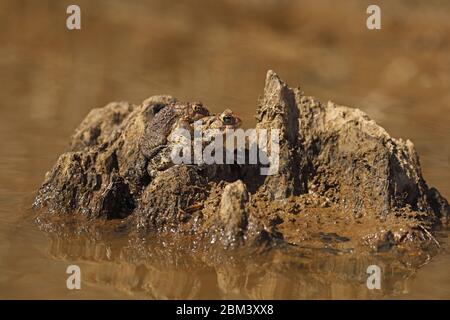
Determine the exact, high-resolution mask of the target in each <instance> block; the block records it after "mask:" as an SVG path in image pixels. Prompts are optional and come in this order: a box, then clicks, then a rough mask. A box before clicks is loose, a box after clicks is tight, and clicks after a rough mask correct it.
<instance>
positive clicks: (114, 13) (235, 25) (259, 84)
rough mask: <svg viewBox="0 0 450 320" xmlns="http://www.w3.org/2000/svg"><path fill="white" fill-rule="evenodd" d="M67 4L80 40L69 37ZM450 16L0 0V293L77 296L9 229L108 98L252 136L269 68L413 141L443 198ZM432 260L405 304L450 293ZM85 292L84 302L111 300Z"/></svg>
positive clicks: (423, 6) (32, 239)
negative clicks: (226, 113) (374, 17)
mask: <svg viewBox="0 0 450 320" xmlns="http://www.w3.org/2000/svg"><path fill="white" fill-rule="evenodd" d="M74 3H75V4H78V5H79V6H80V7H81V25H82V29H81V30H80V31H69V30H67V28H66V18H67V14H66V8H67V6H68V5H70V4H74ZM369 4H378V5H379V6H380V7H381V10H382V30H379V31H370V30H368V29H367V28H366V18H367V14H366V8H367V6H368V5H369ZM449 9H450V2H449V1H446V0H445V1H444V0H443V1H439V0H430V1H425V0H423V1H418V0H396V1H361V0H346V1H331V0H308V1H293V0H291V1H289V0H284V1H283V0H279V1H275V0H265V1H264V0H260V1H257V0H253V1H239V0H214V1H208V0H204V1H200V0H195V1H165V0H155V1H140V0H131V1H119V0H95V1H93V0H77V1H60V0H58V1H56V0H54V1H50V0H40V1H36V0H28V1H24V0H1V1H0V86H1V89H0V297H3V298H5V297H6V298H10V297H24V296H25V297H33V298H36V297H37V298H42V297H69V298H70V297H72V298H73V297H80V296H74V295H71V294H73V293H68V291H67V290H66V289H65V287H64V286H63V285H62V284H64V283H65V282H64V281H65V276H66V275H65V267H66V264H67V263H66V262H64V261H55V259H53V258H51V257H50V258H49V256H48V253H47V251H46V250H47V249H46V246H47V245H48V243H47V239H46V238H45V237H44V236H43V235H42V234H41V233H39V232H37V231H36V230H35V229H34V228H35V227H34V226H33V224H32V223H31V222H29V221H28V220H27V221H28V222H25V223H18V222H17V220H18V218H19V217H21V216H23V214H24V213H25V212H27V210H28V209H29V208H30V206H31V201H32V198H33V192H34V191H35V190H36V189H37V187H38V186H39V184H40V183H41V182H42V180H43V175H44V173H45V172H46V171H47V170H48V169H50V167H51V165H52V164H53V163H54V161H55V160H56V158H57V156H58V155H59V154H60V153H61V152H62V151H63V150H64V149H65V148H66V145H67V142H68V138H69V136H70V134H71V132H72V131H73V129H74V128H75V127H76V126H77V125H78V124H79V123H80V121H81V120H82V119H83V117H84V116H85V115H86V114H87V113H88V112H89V110H90V109H92V108H94V107H101V106H103V105H105V104H106V103H108V102H110V101H115V100H128V101H131V102H134V103H140V102H141V101H142V100H144V99H145V98H146V97H148V96H150V95H154V94H165V93H167V94H172V95H174V96H176V97H178V98H180V99H183V100H201V101H203V102H204V103H206V104H207V105H208V106H209V107H210V109H211V110H212V111H215V112H217V111H220V110H223V109H224V108H225V107H231V108H232V109H233V110H234V111H235V112H236V113H238V114H240V115H241V116H242V117H243V118H244V125H245V126H247V127H249V126H252V125H253V124H254V123H255V122H254V119H253V114H254V113H255V107H256V101H257V98H258V95H259V94H261V92H262V88H263V82H264V78H265V73H266V71H267V70H268V69H273V70H275V71H276V72H277V73H278V74H279V75H280V76H281V77H282V78H283V79H284V80H285V81H287V82H288V83H289V84H290V85H291V86H297V85H300V86H301V87H302V89H303V90H304V91H305V93H306V94H308V95H313V96H316V97H317V98H318V99H319V100H321V101H323V102H326V101H327V100H329V99H330V100H333V101H334V102H336V103H339V104H344V105H349V106H354V107H359V108H360V109H362V110H363V111H365V112H367V113H368V114H369V115H370V116H371V117H372V118H374V119H375V120H376V121H377V122H378V123H379V124H381V125H382V126H384V127H385V128H386V129H387V131H388V132H389V133H391V134H392V135H393V136H394V137H402V138H409V139H411V140H412V141H413V142H414V143H415V145H416V148H417V150H418V152H419V155H420V159H421V162H422V166H423V172H424V176H425V179H426V180H427V182H428V183H429V184H430V185H433V186H436V187H438V189H439V190H440V191H441V192H442V193H443V194H444V195H445V196H446V197H447V198H449V197H450V90H449V88H450V54H449V53H450V50H449V49H450V19H449V14H450V10H449ZM19 225H20V229H18V228H19V227H18V226H19ZM436 259H437V260H433V264H430V265H429V266H427V267H426V268H424V271H423V272H422V273H420V274H419V275H420V276H419V277H418V279H417V280H415V282H414V283H413V285H412V287H411V288H412V289H411V290H412V291H411V292H412V293H413V297H418V296H419V297H430V296H434V297H447V298H448V297H449V294H450V292H449V284H448V281H447V282H445V281H444V279H445V278H446V277H447V278H448V266H449V262H450V256H448V255H447V256H439V257H437V258H436ZM439 259H440V260H439ZM103 267H104V266H103V265H102V264H100V267H99V268H103ZM101 270H104V269H101ZM426 270H428V271H426ZM430 270H431V271H430ZM99 274H100V273H99ZM174 274H176V273H174ZM187 277H191V275H187ZM214 277H215V274H213V278H214ZM208 279H209V278H208ZM208 281H209V280H208ZM286 282H287V283H288V282H289V280H286ZM275 284H276V282H275ZM430 284H432V285H431V286H430ZM92 289H93V288H91V289H90V290H91V291H89V290H87V291H83V293H82V294H87V297H102V296H103V297H104V296H107V297H111V296H114V297H115V295H116V292H115V291H113V290H110V287H107V288H106V289H104V288H103V287H98V288H97V289H96V290H97V291H96V290H93V291H92ZM211 290H216V289H211ZM212 292H213V291H211V292H207V293H205V294H207V296H209V297H211V296H214V294H213V293H212ZM202 294H203V293H202ZM321 294H322V293H321ZM414 294H415V295H414ZM421 294H422V295H424V296H421ZM90 295H91V296H90ZM319 296H323V297H333V295H332V294H329V293H327V292H325V293H323V294H322V295H319ZM81 297H83V296H82V295H81ZM84 297H86V296H84ZM274 297H275V296H274ZM276 297H278V296H276ZM279 297H283V295H282V294H281V295H280V296H279ZM334 297H338V298H339V297H342V295H340V294H337V295H336V296H334Z"/></svg>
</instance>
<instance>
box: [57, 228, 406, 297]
mask: <svg viewBox="0 0 450 320" xmlns="http://www.w3.org/2000/svg"><path fill="white" fill-rule="evenodd" d="M49 239H50V245H49V253H50V254H51V255H52V257H53V258H55V259H58V260H65V261H70V263H78V264H79V265H80V267H81V269H82V281H86V282H89V284H91V285H94V286H95V285H107V286H111V287H112V288H114V289H116V290H120V291H122V292H126V293H128V294H130V296H131V297H132V298H141V299H345V298H348V299H372V298H382V297H383V296H386V295H390V296H392V295H399V294H402V293H405V292H407V287H408V278H409V277H410V276H411V275H412V274H413V272H414V270H413V269H409V268H407V267H405V266H404V265H403V264H402V263H400V262H399V261H398V260H396V259H395V257H393V255H392V254H391V255H386V254H384V255H368V254H356V253H342V252H338V253H336V252H335V253H334V254H332V253H329V252H325V251H323V250H320V249H311V248H298V247H291V246H282V247H275V248H272V249H270V250H268V251H266V252H263V253H256V252H255V250H254V249H251V248H245V249H239V250H230V251H216V250H210V251H208V250H195V249H194V250H193V249H192V248H185V247H183V245H180V244H177V243H176V242H172V241H171V240H168V241H167V242H165V241H161V239H159V240H158V241H157V240H155V241H154V243H153V242H144V241H140V240H139V241H134V242H129V241H128V240H126V239H120V238H119V239H109V240H106V239H102V240H92V239H88V238H87V237H84V236H83V237H80V236H68V235H65V236H61V235H55V234H50V235H49ZM212 251H214V252H215V253H214V254H211V252H212ZM373 264H376V265H378V266H379V267H380V268H381V270H382V272H381V289H380V290H369V289H368V288H367V286H366V281H367V277H368V276H369V274H367V273H366V270H367V267H368V266H369V265H373Z"/></svg>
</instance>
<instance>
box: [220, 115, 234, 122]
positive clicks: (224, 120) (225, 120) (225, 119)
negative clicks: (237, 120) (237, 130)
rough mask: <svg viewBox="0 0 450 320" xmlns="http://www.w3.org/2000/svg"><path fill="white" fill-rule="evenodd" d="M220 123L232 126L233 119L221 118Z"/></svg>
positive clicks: (228, 117)
mask: <svg viewBox="0 0 450 320" xmlns="http://www.w3.org/2000/svg"><path fill="white" fill-rule="evenodd" d="M222 121H223V123H224V124H233V123H234V118H233V117H232V116H223V117H222Z"/></svg>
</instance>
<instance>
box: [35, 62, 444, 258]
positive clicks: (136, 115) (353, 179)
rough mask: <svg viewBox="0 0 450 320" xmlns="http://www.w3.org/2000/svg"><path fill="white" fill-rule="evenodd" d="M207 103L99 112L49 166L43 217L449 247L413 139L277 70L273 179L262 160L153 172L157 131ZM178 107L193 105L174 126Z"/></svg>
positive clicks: (295, 240)
mask: <svg viewBox="0 0 450 320" xmlns="http://www.w3.org/2000/svg"><path fill="white" fill-rule="evenodd" d="M199 106H201V105H198V104H197V103H194V102H192V103H189V102H186V103H182V102H179V101H177V100H176V99H175V98H173V97H171V96H153V97H150V98H149V99H147V100H145V101H144V102H143V103H141V104H140V105H133V104H130V103H126V102H119V103H111V104H108V105H107V106H105V107H104V108H99V109H94V110H93V111H91V112H90V113H89V114H88V116H87V117H86V118H85V119H84V120H83V122H82V123H81V124H80V126H79V127H78V128H77V129H76V130H75V133H74V135H73V136H72V138H71V141H70V144H69V149H68V151H67V152H66V153H64V154H62V155H61V156H60V157H59V159H58V160H57V162H56V164H55V165H54V167H53V168H52V169H51V170H50V171H49V172H48V173H47V174H46V176H45V180H44V183H43V185H42V186H41V188H40V189H39V190H38V192H37V196H36V199H35V202H34V207H35V208H36V209H41V210H40V211H39V214H41V215H48V214H49V213H50V215H53V216H58V217H60V216H64V215H66V216H76V214H81V215H82V216H84V217H87V218H88V219H87V221H96V220H100V219H103V220H105V221H108V220H124V221H125V220H126V221H127V223H128V224H129V225H131V228H132V229H134V230H138V231H139V234H140V235H144V236H145V235H155V234H157V235H158V236H159V235H162V234H163V233H167V232H169V233H176V234H180V235H186V236H189V237H198V238H201V239H207V240H208V241H210V242H211V243H213V242H216V240H217V239H220V240H221V241H219V242H221V243H222V244H224V245H225V246H235V245H240V244H252V245H255V244H256V245H258V244H262V243H264V244H268V243H280V242H281V243H288V244H290V245H293V246H300V245H302V246H306V245H307V246H309V247H317V248H326V250H329V251H330V252H340V253H345V252H353V251H355V250H356V248H366V249H367V250H374V251H392V250H393V248H397V247H399V248H400V247H405V246H410V245H411V244H415V243H430V244H431V245H435V246H438V245H439V244H438V242H437V240H436V239H435V238H434V236H433V228H434V227H436V226H438V225H439V224H442V223H444V224H445V223H448V216H449V212H450V207H449V204H448V202H447V200H446V199H444V198H443V197H442V196H441V195H440V193H439V192H438V191H437V190H436V189H434V188H429V187H428V185H427V184H426V182H425V180H424V178H423V176H422V173H421V169H420V162H419V157H418V155H417V153H416V151H415V149H414V145H413V143H412V142H411V141H409V140H402V139H395V138H393V137H391V136H390V135H389V134H388V133H387V132H386V131H385V130H384V129H383V128H382V127H380V126H379V125H377V124H376V123H375V122H374V121H373V120H371V119H370V118H369V116H368V115H366V114H365V113H364V112H362V111H360V110H359V109H354V108H350V107H345V106H340V105H336V104H334V103H332V102H328V103H321V102H319V101H317V100H316V99H315V98H313V97H309V96H307V95H305V94H304V93H303V92H302V91H301V90H300V88H290V87H289V86H288V85H287V84H285V83H284V82H283V81H282V80H281V79H280V78H279V77H278V76H277V75H276V74H275V73H274V72H273V71H269V72H268V73H267V77H266V81H265V87H264V94H263V96H262V98H261V99H260V101H259V106H258V109H257V115H256V117H257V125H256V129H257V130H260V129H268V130H274V129H277V130H279V133H280V134H279V137H278V138H279V139H278V142H273V143H272V142H269V143H268V145H267V150H266V151H267V156H268V155H270V154H271V152H270V151H271V150H272V149H273V148H279V154H278V155H279V157H276V158H271V161H278V171H277V172H275V173H274V174H273V175H267V176H264V175H260V174H259V172H260V170H259V169H260V167H259V165H253V164H252V165H247V164H238V163H234V164H211V165H206V164H178V165H170V166H162V167H158V170H157V171H156V174H149V172H148V171H149V170H148V168H149V164H150V167H152V164H151V163H150V161H154V159H153V157H154V153H156V154H158V152H160V151H159V150H161V149H164V148H167V141H166V140H164V139H162V140H161V141H162V142H161V143H159V142H158V141H156V140H155V141H156V142H158V143H156V144H155V143H154V142H155V141H153V140H152V139H153V138H152V137H155V133H156V136H157V137H158V138H159V137H163V138H164V137H166V135H165V133H167V132H169V131H170V130H169V129H172V128H173V127H174V126H176V124H177V123H178V124H180V123H181V122H180V121H182V124H183V125H187V126H190V125H191V123H192V121H191V120H192V119H194V117H193V113H191V111H190V110H196V108H197V107H199ZM191 107H192V108H194V109H189V108H191ZM171 108H179V109H177V110H178V111H177V112H182V111H183V110H184V111H186V110H187V111H189V112H188V113H183V112H182V113H180V114H182V115H181V116H177V117H175V120H176V121H168V122H167V123H169V125H166V124H165V122H164V121H166V120H167V119H168V118H167V117H165V116H164V115H165V114H166V113H167V114H169V115H170V114H172V113H173V112H172V111H173V110H172V109H171ZM180 108H181V109H180ZM162 110H165V111H162ZM180 110H181V111H180ZM208 113H209V111H207V110H204V111H203V112H200V113H197V114H196V116H195V119H197V118H198V117H201V116H204V115H206V114H208ZM175 115H177V114H175ZM197 116H198V117H197ZM211 117H214V115H212V116H211ZM158 119H162V120H161V121H160V120H158ZM179 120H180V121H179ZM158 128H159V129H158ZM160 129H161V130H160ZM159 133H162V134H163V135H162V136H161V135H160V134H159ZM149 139H150V140H151V141H149ZM154 145H156V146H157V148H153V146H154ZM148 146H150V147H148ZM149 150H151V152H150V153H149V152H147V151H149ZM153 150H154V151H153ZM247 151H248V150H247ZM247 151H246V152H247ZM156 159H158V158H156ZM80 221H81V220H80ZM83 221H85V220H83ZM324 235H325V236H324ZM329 235H335V236H333V237H331V238H332V239H348V241H334V240H333V241H330V240H329V239H331V238H330V236H329ZM275 240H276V241H275ZM420 247H421V248H424V247H426V246H420ZM366 249H364V250H366ZM421 250H422V249H421ZM425 256H429V255H425Z"/></svg>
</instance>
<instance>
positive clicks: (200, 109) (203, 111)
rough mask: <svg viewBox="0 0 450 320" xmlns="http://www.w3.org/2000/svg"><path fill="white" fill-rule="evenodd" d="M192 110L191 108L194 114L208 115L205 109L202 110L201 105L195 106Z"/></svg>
mask: <svg viewBox="0 0 450 320" xmlns="http://www.w3.org/2000/svg"><path fill="white" fill-rule="evenodd" d="M192 108H193V110H194V112H195V113H200V114H204V115H208V111H207V110H206V109H205V108H203V106H202V105H199V104H195V105H194V106H193V107H192Z"/></svg>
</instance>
